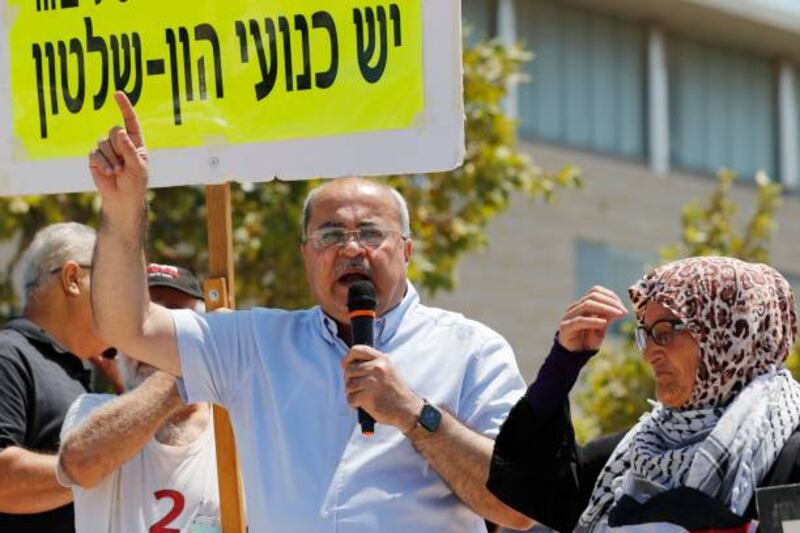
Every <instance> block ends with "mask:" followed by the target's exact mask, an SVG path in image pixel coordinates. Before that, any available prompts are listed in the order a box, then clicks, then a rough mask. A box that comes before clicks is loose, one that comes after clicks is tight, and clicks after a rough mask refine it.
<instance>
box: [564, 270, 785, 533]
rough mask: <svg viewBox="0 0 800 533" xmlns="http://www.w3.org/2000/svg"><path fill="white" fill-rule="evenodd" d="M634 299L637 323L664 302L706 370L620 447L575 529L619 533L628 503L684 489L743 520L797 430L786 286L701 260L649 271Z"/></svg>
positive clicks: (774, 275) (772, 275) (774, 278)
mask: <svg viewBox="0 0 800 533" xmlns="http://www.w3.org/2000/svg"><path fill="white" fill-rule="evenodd" d="M630 296H631V300H632V301H633V304H634V310H635V311H636V316H637V319H638V321H639V323H640V324H641V322H642V320H643V318H644V312H645V308H646V306H647V304H648V303H649V302H657V303H660V304H662V305H664V306H665V307H667V308H668V309H669V310H670V311H672V312H673V313H674V314H675V315H676V316H677V317H679V318H680V319H681V320H682V321H683V322H684V323H685V324H686V325H687V327H688V329H689V332H690V333H691V335H693V336H694V338H695V340H696V341H697V343H698V344H699V347H700V359H701V362H700V367H699V369H698V375H697V379H696V381H695V388H694V389H693V394H692V396H691V398H690V399H689V400H688V401H687V403H686V404H685V405H683V406H681V407H680V408H677V409H671V408H668V407H665V406H664V405H662V404H656V406H655V407H654V408H653V410H652V411H650V412H649V413H646V414H644V415H643V416H642V418H641V419H640V421H639V423H638V424H636V426H634V427H633V428H632V429H631V430H630V431H629V432H628V433H627V434H626V435H625V437H624V438H623V439H622V441H620V443H619V444H618V445H617V447H616V449H615V450H614V452H613V453H612V454H611V457H610V458H609V460H608V461H607V462H606V464H605V466H604V467H603V469H602V471H601V472H600V475H599V476H598V478H597V482H596V483H595V487H594V490H593V492H592V496H591V498H590V500H589V505H588V506H587V508H586V509H585V510H584V512H583V514H582V515H581V517H580V520H579V521H578V524H577V526H576V528H575V530H576V531H578V532H586V531H594V532H597V531H609V530H615V529H616V528H613V527H612V526H610V525H609V521H610V520H611V517H612V515H613V509H614V505H615V503H616V502H617V501H618V500H619V499H620V498H621V497H622V496H623V495H629V496H632V497H634V498H635V499H636V500H638V501H640V502H642V501H645V500H647V499H648V498H650V497H652V496H654V495H655V494H658V493H660V492H664V491H668V490H671V489H674V488H677V487H682V486H685V487H690V488H694V489H697V490H700V491H702V492H704V493H705V494H708V495H709V496H711V497H712V498H714V499H716V500H717V501H719V502H720V503H722V504H723V505H725V506H726V507H727V508H728V509H730V510H731V511H732V512H734V513H736V514H740V515H741V514H743V513H744V511H745V509H746V508H747V506H748V504H749V502H750V501H751V499H752V496H753V491H754V490H755V487H756V486H758V484H759V483H760V481H761V480H762V479H763V477H764V476H765V475H766V473H767V472H768V471H769V469H770V468H771V466H772V464H773V463H774V462H775V459H776V458H777V457H778V455H779V454H780V451H781V450H782V449H783V446H784V445H785V443H786V441H787V440H788V439H789V437H790V436H791V435H792V433H793V432H794V431H795V429H796V428H797V427H798V425H800V384H798V383H797V382H796V381H795V380H794V379H793V378H792V376H791V374H790V373H789V371H788V370H786V369H785V368H784V364H783V363H784V361H785V359H786V357H787V355H788V353H789V349H790V348H791V346H792V344H793V342H794V337H795V334H796V332H797V317H796V312H795V302H794V296H793V295H792V291H791V288H790V287H789V284H788V282H787V281H786V280H785V279H784V278H783V276H781V275H780V274H779V273H778V272H777V271H775V270H774V269H772V268H770V267H768V266H766V265H757V264H750V263H745V262H743V261H739V260H737V259H730V258H725V257H697V258H691V259H684V260H681V261H676V262H674V263H669V264H667V265H664V266H662V267H660V268H657V269H655V270H653V271H651V272H650V273H648V274H647V275H646V276H645V277H644V278H642V279H641V280H640V281H639V282H638V283H636V284H635V285H634V286H633V287H631V289H630ZM611 522H612V523H613V520H611Z"/></svg>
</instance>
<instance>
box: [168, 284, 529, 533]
mask: <svg viewBox="0 0 800 533" xmlns="http://www.w3.org/2000/svg"><path fill="white" fill-rule="evenodd" d="M172 316H173V320H174V322H175V327H176V330H177V334H178V347H179V351H180V357H181V365H182V369H183V379H182V380H181V381H179V385H180V388H181V393H182V395H183V396H184V400H185V401H187V402H189V403H192V402H200V401H212V402H217V403H219V404H222V405H223V406H225V407H226V408H227V409H228V412H229V413H230V417H231V422H232V424H233V428H234V431H235V434H236V441H237V446H238V450H239V454H240V459H241V464H242V474H243V478H244V485H245V496H246V501H247V515H248V523H249V526H250V531H252V532H253V533H262V532H266V531H280V532H284V531H298V532H303V533H313V532H334V531H340V532H375V531H382V532H392V531H397V532H402V533H421V532H431V533H434V532H435V533H442V532H448V531H452V532H459V533H461V532H468V531H485V526H484V523H483V520H482V519H481V518H480V517H479V516H477V515H476V514H474V513H473V512H472V511H470V510H469V509H468V508H467V507H466V506H465V505H464V504H463V503H462V502H461V501H460V500H459V499H458V498H457V497H456V496H455V494H453V492H452V491H451V490H450V489H449V488H448V487H447V485H446V484H445V483H444V482H443V481H442V479H441V478H440V477H439V475H438V474H437V473H436V471H435V470H433V469H432V468H431V467H430V465H429V464H428V463H427V461H426V460H425V459H424V458H423V457H422V456H421V455H420V454H419V453H417V452H416V451H415V450H414V448H413V447H412V446H411V443H410V442H409V441H408V439H406V438H405V437H404V436H403V434H402V433H401V432H400V430H398V429H397V428H395V427H392V426H387V425H382V424H376V426H375V434H374V436H372V437H364V436H362V435H361V432H360V428H359V426H358V424H357V419H356V411H355V410H354V409H353V408H351V407H350V406H349V405H348V404H347V399H346V395H345V392H344V379H343V376H342V369H341V366H340V362H341V360H342V358H343V357H344V356H345V354H346V353H347V351H348V348H347V346H346V345H345V344H344V342H342V341H341V340H340V339H339V338H338V337H337V326H336V322H335V321H333V320H332V319H330V317H328V316H327V315H325V314H324V313H323V312H322V311H321V310H320V309H319V307H315V308H312V309H309V310H303V311H282V310H275V309H261V308H256V309H252V310H249V311H239V312H234V313H212V314H207V315H199V314H196V313H193V312H191V311H184V310H180V311H173V312H172ZM375 348H376V349H378V350H380V351H381V352H383V353H385V354H387V356H388V357H389V358H390V359H391V361H392V363H393V365H394V367H395V369H396V371H397V373H398V375H399V376H400V377H401V378H402V379H403V380H404V381H405V382H406V383H407V384H408V385H409V386H410V387H411V388H412V389H413V390H414V391H415V392H416V394H417V395H419V396H420V397H423V398H426V399H427V400H428V401H429V402H430V403H432V404H434V405H437V406H439V407H440V408H442V409H445V410H447V411H449V412H450V413H452V414H453V415H455V416H456V417H457V418H458V419H459V420H460V421H461V422H462V423H464V424H465V425H466V426H467V427H470V428H472V429H473V430H475V431H477V432H479V433H481V434H483V435H486V436H489V437H492V438H493V437H494V436H495V435H496V434H497V432H498V429H499V427H500V424H501V423H502V422H503V420H505V418H506V415H507V414H508V411H509V410H510V409H511V407H512V406H513V405H514V403H515V402H516V401H517V400H518V399H519V398H520V397H521V396H522V394H523V393H524V391H525V384H524V381H523V379H522V377H521V376H520V374H519V370H518V369H517V365H516V362H515V360H514V354H513V351H512V350H511V347H510V346H509V345H508V343H507V342H506V341H505V339H503V338H502V337H501V336H500V335H498V334H497V333H495V332H494V331H492V330H491V329H489V328H487V327H486V326H483V325H482V324H480V323H478V322H474V321H471V320H467V319H466V318H464V317H463V316H462V315H459V314H456V313H452V312H448V311H443V310H441V309H434V308H430V307H425V306H423V305H421V304H420V302H419V296H418V295H417V292H416V291H415V290H414V288H413V286H411V284H409V285H408V291H407V294H406V295H405V297H404V298H403V301H402V302H401V303H400V305H398V306H397V307H395V308H394V309H392V310H391V311H389V312H388V313H386V314H385V315H384V316H383V317H381V318H379V319H378V320H376V322H375ZM453 452H454V453H457V450H453Z"/></svg>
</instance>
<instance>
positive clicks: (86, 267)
mask: <svg viewBox="0 0 800 533" xmlns="http://www.w3.org/2000/svg"><path fill="white" fill-rule="evenodd" d="M78 266H79V267H80V268H85V269H87V270H91V269H92V265H80V264H79V265H78ZM63 268H64V265H61V266H60V267H58V268H54V269H53V270H51V271H50V274H55V273H56V272H61V270H62V269H63Z"/></svg>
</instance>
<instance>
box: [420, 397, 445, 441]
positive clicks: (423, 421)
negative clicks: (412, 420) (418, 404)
mask: <svg viewBox="0 0 800 533" xmlns="http://www.w3.org/2000/svg"><path fill="white" fill-rule="evenodd" d="M422 401H423V402H425V403H424V404H423V406H422V410H421V411H420V412H419V418H418V419H417V421H418V422H419V425H420V426H422V427H423V428H425V431H427V432H428V433H433V432H434V431H436V430H437V429H439V424H440V423H441V422H442V412H441V411H440V410H439V409H437V408H436V406H434V405H431V404H430V403H428V400H426V399H424V398H423V399H422Z"/></svg>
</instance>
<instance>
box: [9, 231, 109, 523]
mask: <svg viewBox="0 0 800 533" xmlns="http://www.w3.org/2000/svg"><path fill="white" fill-rule="evenodd" d="M95 239H96V236H95V231H94V230H93V229H92V228H90V227H88V226H84V225H83V224H77V223H72V222H70V223H62V224H54V225H52V226H48V227H46V228H44V229H42V230H40V231H39V232H38V233H37V234H36V236H35V237H34V239H33V242H32V243H31V245H30V246H29V247H28V249H27V251H26V252H25V254H24V256H23V258H22V298H23V301H24V307H23V313H22V317H21V318H17V319H14V320H12V321H10V322H9V323H8V324H6V326H5V327H4V328H3V329H2V330H0V479H2V480H3V482H2V483H0V531H14V532H15V533H24V532H30V531H48V532H49V533H57V532H62V531H74V518H73V509H72V505H71V501H72V492H71V491H70V490H69V489H65V488H64V487H62V486H60V485H59V484H58V482H57V480H56V476H55V467H56V452H57V451H58V444H59V443H58V441H59V431H60V429H61V424H62V422H63V420H64V416H65V414H66V412H67V409H68V408H69V406H70V404H71V403H72V402H73V401H74V400H75V399H76V398H77V397H78V396H80V395H81V394H83V393H85V392H87V390H88V387H89V371H88V370H87V369H86V368H87V366H86V365H85V361H87V360H89V359H92V358H96V357H98V356H99V355H100V354H101V353H102V352H104V351H105V350H107V349H109V346H108V344H107V343H106V342H104V341H103V340H102V339H100V337H99V335H98V334H97V331H96V329H95V326H94V318H93V316H92V306H91V302H90V298H89V280H90V276H89V270H90V269H91V268H92V252H93V249H94V244H95Z"/></svg>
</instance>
